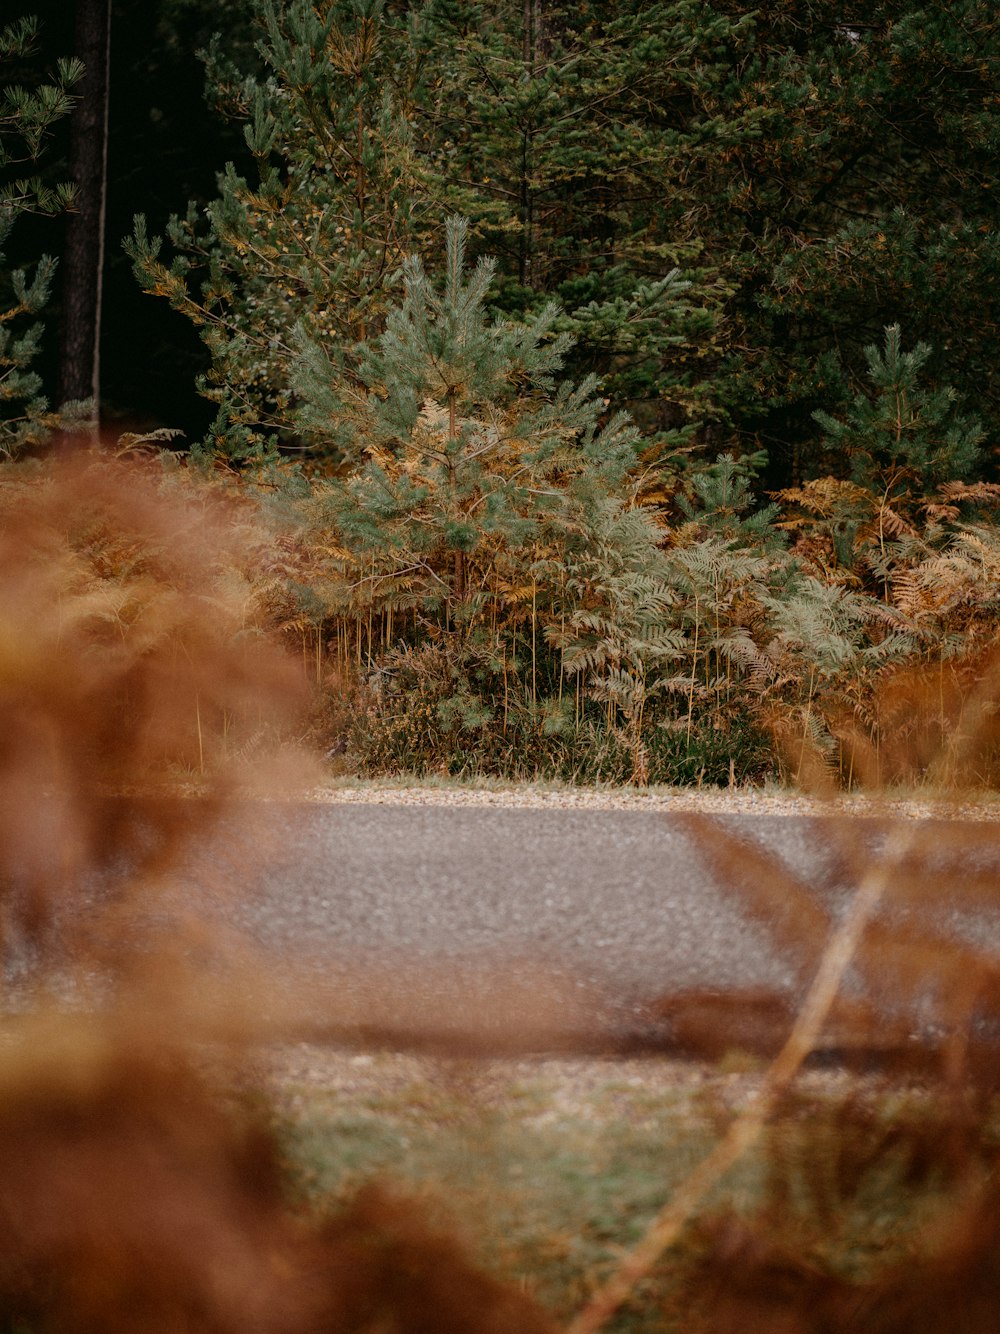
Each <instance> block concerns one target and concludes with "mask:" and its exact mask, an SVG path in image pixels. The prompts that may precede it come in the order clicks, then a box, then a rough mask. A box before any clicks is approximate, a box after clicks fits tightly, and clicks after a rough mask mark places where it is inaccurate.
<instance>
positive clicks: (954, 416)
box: [813, 324, 984, 496]
mask: <svg viewBox="0 0 1000 1334" xmlns="http://www.w3.org/2000/svg"><path fill="white" fill-rule="evenodd" d="M930 356H931V349H930V347H929V346H928V345H927V344H926V343H918V344H917V346H916V347H915V348H914V349H913V350H912V351H911V352H904V351H903V348H902V334H901V331H900V327H899V325H898V324H892V325H890V326H889V327H888V328H887V329H886V331H885V343H884V348H883V351H881V352H880V351H879V349H878V348H877V347H876V346H875V344H874V343H873V344H871V345H870V346H869V347H866V348H865V357H866V360H867V362H868V375H869V379H870V380H871V386H872V389H871V392H870V393H869V394H865V393H858V394H856V395H855V396H854V398H853V400H852V401H851V402H850V404H849V405H848V407H847V411H846V414H845V417H846V420H843V421H842V420H839V419H838V418H836V417H833V416H831V415H830V414H829V413H827V412H822V411H816V412H815V413H814V414H813V416H814V417H815V419H816V421H818V422H819V424H820V426H822V427H823V430H824V435H825V444H826V446H827V448H828V450H830V451H831V452H832V453H833V454H834V456H836V455H837V454H840V455H842V456H846V457H847V458H848V459H849V460H850V463H851V474H852V477H853V479H854V481H856V482H858V483H860V484H861V485H862V486H865V487H868V488H882V489H883V490H884V491H885V493H886V494H887V495H894V496H895V495H906V494H908V493H909V492H912V491H913V490H917V491H929V490H932V489H933V488H934V486H935V485H937V483H939V482H947V481H952V480H958V481H962V480H966V479H967V477H968V475H969V473H970V472H971V471H972V470H973V469H974V468H975V466H976V464H977V463H978V461H979V445H980V443H981V442H982V440H983V435H984V432H983V430H982V428H981V427H980V425H979V423H978V422H977V421H973V420H970V419H969V418H966V417H963V416H962V415H961V414H960V412H959V411H958V409H957V407H956V399H957V394H956V393H955V390H954V389H951V388H950V387H946V388H942V389H936V390H935V389H928V388H925V387H924V386H923V385H922V384H921V383H920V372H921V371H922V370H923V368H924V367H925V365H926V363H927V361H928V359H929V358H930Z"/></svg>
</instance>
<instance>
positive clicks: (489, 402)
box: [295, 218, 638, 619]
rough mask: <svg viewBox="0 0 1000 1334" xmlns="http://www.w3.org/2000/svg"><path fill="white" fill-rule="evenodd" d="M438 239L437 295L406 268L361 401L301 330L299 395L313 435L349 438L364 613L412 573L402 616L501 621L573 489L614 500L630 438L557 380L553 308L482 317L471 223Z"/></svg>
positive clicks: (337, 499) (579, 391)
mask: <svg viewBox="0 0 1000 1334" xmlns="http://www.w3.org/2000/svg"><path fill="white" fill-rule="evenodd" d="M446 230H447V244H446V250H447V256H446V263H445V273H444V280H443V283H442V285H441V287H440V288H438V287H437V286H436V285H435V283H434V282H433V281H432V280H431V278H430V277H429V276H428V275H427V273H426V271H425V269H424V267H423V264H422V262H421V261H420V259H419V258H418V257H416V256H413V257H410V258H408V259H407V261H406V262H405V263H404V265H403V269H402V281H403V287H404V293H403V299H402V302H401V303H400V304H399V305H398V306H397V307H395V308H394V309H393V310H392V311H390V312H389V314H388V316H387V319H386V327H385V331H384V332H383V333H382V334H381V336H380V337H379V338H378V339H376V340H375V341H374V342H373V343H370V344H369V345H368V346H367V347H366V348H365V349H364V350H363V351H362V353H361V354H360V358H359V370H358V375H359V379H360V380H361V382H362V384H363V386H364V389H363V392H361V394H360V395H359V397H358V398H357V399H356V400H355V401H353V402H352V401H350V400H347V401H345V400H344V399H343V398H342V397H340V396H339V395H338V393H337V388H338V382H337V376H336V367H334V368H332V369H331V367H330V365H329V363H328V362H327V360H326V357H325V354H324V352H323V350H322V348H321V347H320V346H319V345H318V344H317V343H315V342H311V341H310V340H309V339H308V337H307V335H306V334H305V332H304V331H303V332H302V333H301V335H300V337H301V346H302V352H303V357H302V363H301V369H300V371H299V374H298V375H297V377H296V381H295V387H296V391H297V393H298V395H299V397H300V398H301V399H302V401H303V403H304V405H305V406H304V407H303V410H302V412H303V415H304V416H305V417H306V418H307V427H308V430H309V431H310V432H311V433H319V432H320V431H322V429H323V425H324V421H325V422H326V423H327V426H328V429H329V430H330V431H331V432H332V433H334V434H336V435H337V437H338V438H345V437H346V436H348V435H350V436H352V437H353V439H354V442H355V444H354V449H355V455H354V459H353V468H352V471H351V473H350V474H349V475H348V476H347V477H346V479H345V480H343V481H339V480H338V481H335V482H331V483H329V484H328V486H327V494H328V498H329V503H330V505H331V507H332V510H333V512H334V514H335V516H336V523H337V527H338V529H339V531H340V532H341V534H342V540H343V541H344V542H345V543H346V544H347V545H348V546H350V547H351V548H352V549H353V550H354V551H355V553H356V558H357V559H358V560H360V561H361V562H362V563H363V562H364V560H366V559H367V560H370V561H371V562H372V571H373V573H372V578H371V581H370V592H371V596H372V597H373V599H377V597H378V591H379V589H380V588H384V589H385V590H386V591H387V592H388V590H391V589H393V588H394V587H395V586H396V584H397V581H398V579H399V578H400V577H401V574H402V572H403V571H406V572H407V573H408V576H409V582H408V585H407V587H408V589H409V592H408V593H407V600H408V601H409V602H410V604H411V605H413V604H414V603H416V604H419V605H421V606H424V607H425V608H431V607H444V608H445V609H446V612H447V614H448V615H449V616H450V617H452V618H456V617H457V618H459V619H462V618H465V619H468V618H469V617H470V616H473V615H479V616H483V615H485V614H486V613H487V610H489V612H490V614H493V615H496V614H497V613H498V612H499V614H500V615H501V616H503V615H507V614H509V613H510V611H511V604H512V603H514V604H517V603H519V602H520V601H521V599H523V597H524V585H525V582H526V581H529V582H530V578H531V576H530V574H529V569H530V566H531V564H532V560H533V559H534V555H535V553H537V552H538V551H540V549H541V548H542V547H544V546H545V545H546V544H547V543H551V542H554V541H558V534H559V530H560V525H562V524H564V523H565V522H566V516H567V504H568V497H570V496H571V495H572V493H573V488H574V486H575V485H576V484H577V483H583V482H585V483H586V485H588V486H594V485H597V486H601V487H604V488H605V489H607V490H613V489H615V488H616V487H619V488H620V487H621V484H622V481H623V478H624V476H625V473H626V471H627V469H628V468H629V466H630V465H631V464H632V463H633V462H634V460H635V457H636V449H637V445H638V435H637V432H636V431H635V428H634V427H633V426H632V425H631V423H629V422H628V420H627V419H626V418H625V417H624V416H623V415H622V414H614V415H612V416H611V417H610V418H609V419H608V420H606V421H605V420H602V418H603V415H604V410H605V405H604V402H603V401H602V399H600V398H599V397H598V396H597V393H596V390H597V381H596V379H595V378H594V377H591V378H589V379H587V380H585V381H584V382H583V383H582V384H580V385H578V386H572V385H570V384H567V383H565V382H560V381H558V380H557V375H558V372H559V370H560V368H561V365H562V360H563V357H564V355H565V353H566V350H567V347H568V345H569V338H568V336H567V335H566V334H554V333H553V326H554V324H555V322H556V317H557V309H556V307H555V306H554V305H550V306H548V307H546V308H545V309H544V310H543V311H542V312H541V313H540V314H539V315H538V316H536V317H535V318H534V319H532V320H531V321H529V322H527V323H516V322H512V321H506V320H501V319H496V320H491V319H490V318H489V315H488V313H487V297H488V293H489V287H490V283H491V281H492V278H493V273H494V266H493V264H492V262H491V261H489V260H485V259H481V260H480V261H479V263H478V265H477V266H476V268H475V269H474V270H473V272H472V273H471V274H468V273H467V272H466V269H465V245H466V236H467V225H466V223H465V222H464V221H463V220H460V219H457V218H453V219H451V220H450V221H449V223H448V224H447V229H446ZM541 597H542V600H545V599H546V598H547V595H546V594H544V593H543V594H541ZM539 598H540V594H539V591H538V590H536V591H535V594H534V601H535V606H536V609H537V606H538V602H539ZM491 604H492V605H491Z"/></svg>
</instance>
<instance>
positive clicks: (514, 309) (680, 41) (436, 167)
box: [417, 0, 744, 435]
mask: <svg viewBox="0 0 1000 1334" xmlns="http://www.w3.org/2000/svg"><path fill="white" fill-rule="evenodd" d="M743 26H744V21H743V20H731V19H728V18H725V17H723V16H722V15H719V14H717V13H714V12H713V11H712V9H711V7H709V6H707V5H705V4H703V3H700V0H671V2H670V3H656V4H649V3H642V4H639V3H636V0H612V2H610V3H602V4H600V5H596V4H590V3H584V4H574V5H567V4H562V3H558V0H530V3H523V0H501V2H500V3H489V4H487V3H475V4H455V3H453V0H431V3H429V4H427V5H425V6H423V7H422V9H421V11H420V19H419V25H418V28H417V33H418V40H419V41H420V42H421V43H422V45H421V56H422V60H423V61H424V62H425V63H426V64H427V65H428V66H429V67H431V68H438V69H440V67H441V64H442V63H445V64H446V69H445V71H443V75H444V76H443V77H440V76H439V77H438V78H437V79H435V80H431V79H429V78H428V79H426V80H425V81H424V86H423V93H422V98H421V102H420V112H421V121H420V123H421V125H422V126H425V127H427V128H426V129H425V131H424V133H425V139H426V145H425V147H423V149H422V151H423V152H424V153H425V154H426V157H427V161H428V165H429V168H430V169H431V170H432V171H433V172H434V173H435V175H436V183H435V188H436V191H437V193H438V195H439V197H440V198H442V199H443V200H445V201H447V203H448V205H449V206H451V207H453V208H455V209H457V210H459V211H461V212H462V213H463V214H465V215H466V216H468V217H469V218H470V222H471V225H472V228H473V232H474V234H476V235H478V236H480V237H482V245H483V246H484V247H488V248H489V250H490V251H491V252H493V253H495V254H496V255H497V256H498V269H497V286H496V292H495V296H494V298H493V299H494V302H495V304H496V305H497V307H498V309H500V310H502V311H504V312H505V313H508V314H514V315H518V316H520V315H523V314H524V313H525V312H527V311H529V310H535V309H538V308H539V307H540V305H541V304H543V303H544V301H545V300H547V299H549V298H551V297H555V298H556V299H557V300H558V301H559V302H560V304H561V305H562V307H563V314H562V316H561V323H560V327H561V328H564V329H566V330H567V331H568V332H570V333H571V334H572V335H573V338H574V340H575V341H574V348H573V350H572V352H571V353H570V354H569V359H568V362H567V368H568V370H569V373H570V374H571V375H574V376H582V375H584V374H587V373H591V372H593V373H596V374H598V375H599V376H600V377H601V380H602V382H603V383H604V384H605V387H606V390H607V392H608V393H609V394H610V395H611V397H612V398H613V399H614V400H615V401H616V402H618V403H620V404H621V405H622V406H623V407H627V408H628V409H629V411H630V412H631V413H632V414H633V416H635V417H636V419H637V420H638V421H639V422H640V423H641V425H642V429H643V430H644V432H645V433H646V434H647V435H652V434H654V433H655V432H657V431H666V430H669V429H670V428H671V427H676V426H678V425H681V424H683V423H685V422H687V421H690V420H692V419H696V418H698V417H701V416H703V415H705V414H706V413H711V412H712V410H713V404H712V394H711V389H710V387H709V386H708V385H707V384H706V383H705V377H704V375H703V374H702V372H703V370H704V367H705V365H706V362H707V361H709V360H710V358H711V356H712V355H713V353H712V349H713V344H714V340H715V338H716V336H717V325H718V308H719V305H720V303H721V301H722V300H723V299H724V297H725V289H724V286H723V285H722V284H720V283H719V282H718V280H717V277H716V275H715V274H713V273H712V272H710V271H708V270H707V269H706V268H705V267H704V266H703V265H702V264H701V261H700V255H701V251H702V249H703V246H702V242H701V240H700V237H699V236H698V235H697V234H696V233H692V232H690V230H689V229H686V228H683V227H681V226H678V225H677V224H678V223H679V222H680V215H679V214H674V215H672V216H668V214H667V212H666V211H665V209H664V191H665V190H666V189H673V190H676V189H677V182H678V181H679V180H680V179H681V178H682V177H688V176H689V175H690V174H691V173H693V172H696V171H697V167H696V165H695V164H696V163H697V162H698V160H699V158H700V156H701V154H703V153H704V152H705V151H709V145H711V144H712V143H713V141H714V140H716V139H718V138H719V137H720V136H721V135H722V133H723V128H722V124H721V121H720V120H719V119H718V118H716V117H715V116H714V115H713V114H712V112H711V111H710V110H708V108H707V98H708V96H709V93H710V90H711V89H712V88H713V86H714V83H715V81H716V79H717V78H718V76H719V70H720V66H719V63H718V61H717V60H716V58H715V52H716V51H718V50H725V49H726V48H727V45H728V43H730V42H731V41H732V40H733V38H734V34H735V33H737V32H738V31H739V30H740V28H741V27H743ZM731 130H732V127H731V126H730V127H728V130H727V133H729V132H731ZM667 182H670V185H669V186H668V185H667ZM679 193H683V196H684V198H685V199H689V198H690V193H689V191H688V189H687V187H686V186H685V188H684V190H683V191H679Z"/></svg>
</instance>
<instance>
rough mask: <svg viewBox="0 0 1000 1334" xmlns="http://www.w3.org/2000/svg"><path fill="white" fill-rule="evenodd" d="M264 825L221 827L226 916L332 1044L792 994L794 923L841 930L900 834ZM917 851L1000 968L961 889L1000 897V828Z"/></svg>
mask: <svg viewBox="0 0 1000 1334" xmlns="http://www.w3.org/2000/svg"><path fill="white" fill-rule="evenodd" d="M264 809H266V808H264ZM261 811H262V808H259V807H258V808H256V810H255V812H254V814H253V817H252V824H253V832H254V835H255V837H254V839H252V840H251V839H248V838H247V837H246V832H245V829H246V827H245V826H244V825H243V817H242V816H237V817H236V819H235V821H234V823H233V825H232V826H231V828H230V831H229V832H230V834H231V835H234V836H235V842H236V843H237V844H238V845H239V846H238V848H237V850H236V851H234V850H233V848H232V846H231V847H230V850H229V852H228V853H227V854H226V856H227V857H228V858H229V859H230V860H231V861H233V863H234V864H235V865H236V868H237V869H236V870H235V871H234V872H233V874H234V875H235V876H236V878H238V879H239V880H240V881H241V882H242V888H241V891H240V894H239V896H238V899H237V900H236V906H235V909H234V908H232V906H231V905H230V906H227V907H226V909H225V911H226V913H227V915H229V916H232V915H233V914H235V919H236V921H237V922H238V924H239V926H240V929H241V930H243V931H246V932H247V933H249V935H250V936H251V937H252V938H253V939H254V940H255V941H256V942H257V943H258V944H259V945H260V946H262V947H263V948H264V949H266V950H268V951H270V952H272V954H273V957H274V959H275V963H274V965H273V979H274V989H273V993H272V994H271V995H270V996H268V997H261V998H260V1001H259V1003H260V1004H261V1005H262V1006H263V1007H266V1006H267V1005H268V1004H277V1003H278V1000H277V999H276V998H279V997H280V996H282V995H284V994H285V992H286V990H287V989H288V988H292V989H294V985H300V984H304V987H302V990H301V994H308V996H309V998H310V1000H309V1005H310V1006H311V1007H312V1009H313V1011H314V1014H315V1019H316V1023H317V1024H318V1025H319V1026H320V1027H323V1026H324V1024H325V1025H326V1026H327V1027H328V1028H329V1029H330V1030H331V1031H336V1032H341V1033H345V1034H350V1033H351V1032H356V1033H359V1034H366V1033H367V1034H369V1035H371V1034H379V1033H383V1034H388V1035H390V1036H392V1035H403V1036H405V1035H407V1034H412V1035H419V1034H420V1033H423V1032H428V1031H429V1032H432V1033H442V1034H445V1035H461V1034H464V1033H466V1032H468V1033H479V1034H480V1035H481V1036H484V1040H485V1041H486V1042H487V1043H495V1044H499V1045H503V1044H504V1043H506V1042H510V1043H511V1044H512V1045H515V1046H516V1045H527V1046H532V1045H541V1046H545V1045H558V1044H560V1043H562V1042H568V1043H570V1044H572V1043H573V1042H574V1041H583V1042H585V1043H586V1044H587V1045H590V1046H593V1045H594V1044H595V1043H596V1044H597V1045H600V1044H601V1042H602V1041H604V1040H607V1041H608V1042H609V1043H610V1042H615V1041H620V1040H621V1039H622V1038H623V1036H625V1035H629V1034H631V1035H633V1036H635V1035H636V1034H641V1033H643V1032H647V1033H648V1032H649V1031H650V1024H651V1022H652V1021H651V1019H650V1014H649V1011H648V1002H649V1001H650V1000H651V999H652V998H654V997H656V996H659V995H661V994H663V993H665V992H674V991H686V990H690V989H708V990H711V991H720V992H730V993H731V992H733V991H738V992H741V993H742V992H747V991H753V990H755V989H768V990H775V991H778V992H779V993H784V994H786V995H789V996H791V997H794V996H795V995H797V994H799V993H800V992H801V988H802V986H803V985H804V982H805V981H806V980H807V977H808V975H809V972H810V969H811V966H812V963H813V962H814V958H815V954H814V952H811V950H810V947H809V946H808V944H804V943H803V940H802V932H803V923H805V924H806V925H809V921H810V912H812V914H813V921H812V926H813V927H816V926H817V924H818V927H819V928H820V929H821V930H822V931H824V932H825V931H826V930H828V927H829V922H830V921H834V920H836V917H837V915H838V914H839V913H840V912H841V911H842V910H843V907H844V905H845V904H846V902H847V901H848V899H849V897H850V894H851V892H852V888H853V886H854V885H855V884H856V883H857V877H858V874H859V870H860V868H861V867H862V866H863V865H864V864H866V862H868V861H870V858H871V857H872V856H873V855H877V854H878V850H879V848H880V847H881V846H882V845H883V844H884V842H885V839H886V837H887V834H888V831H889V828H890V826H888V825H885V824H879V823H877V822H875V821H870V820H855V821H852V822H851V824H850V832H849V833H846V832H845V829H844V827H843V826H841V825H838V824H836V823H835V822H832V821H826V820H820V819H815V818H806V817H781V818H776V817H766V816H765V817H761V816H753V815H732V816H711V817H702V818H701V819H699V820H692V819H691V817H685V816H678V815H671V814H659V813H647V812H631V811H618V810H589V811H579V810H564V809H537V810H535V809H527V810H526V809H505V808H494V807H485V808H483V807H475V808H470V807H457V808H456V807H440V806H390V805H374V804H373V805H362V804H351V805H316V806H297V807H287V808H273V807H272V808H270V813H269V815H268V816H267V818H264V817H263V816H262V814H261ZM246 820H247V823H250V822H251V821H250V817H249V815H248V816H247V817H246ZM241 826H242V828H241ZM984 830H985V831H986V833H985V834H984ZM919 837H920V839H921V840H922V847H923V851H922V852H921V854H920V857H919V858H918V859H916V860H915V861H914V862H913V864H912V865H911V866H910V867H909V868H908V870H907V871H906V872H905V878H908V879H909V880H911V881H912V882H913V883H916V879H917V878H918V876H919V874H922V873H923V871H925V870H928V869H929V871H930V872H931V873H932V877H933V884H932V885H931V886H930V891H929V892H930V894H931V896H932V898H933V911H932V912H931V910H930V909H922V910H921V911H923V912H925V914H926V915H927V916H928V917H930V916H931V915H933V917H934V919H935V921H936V923H937V925H938V926H939V927H943V928H944V929H945V930H947V931H948V932H950V933H952V935H953V937H954V939H955V940H956V941H957V940H960V939H962V938H965V939H966V940H972V941H976V942H978V943H979V944H980V945H981V946H986V947H988V948H989V949H990V950H993V951H996V952H997V953H998V955H1000V926H998V921H1000V918H996V917H993V916H991V915H990V914H989V913H983V912H980V913H978V914H977V913H974V912H969V911H965V910H964V909H963V908H961V906H960V902H959V900H960V897H961V896H960V895H959V894H958V892H957V891H958V888H959V887H960V886H962V885H965V884H968V883H970V882H971V881H972V880H976V881H977V882H979V881H981V882H982V883H984V884H985V885H987V886H989V885H990V884H991V882H992V881H993V880H994V879H995V881H996V883H997V884H998V885H1000V828H998V829H997V835H996V837H993V836H992V833H991V830H990V827H989V826H983V825H978V826H974V825H969V826H956V825H954V824H952V825H945V824H940V825H935V824H930V823H928V824H925V825H924V826H922V827H921V828H920V830H919ZM248 849H252V852H248V851H247V850H248ZM213 858H214V860H215V861H216V862H217V861H218V860H219V859H220V857H219V854H218V853H217V852H216V853H215V854H213ZM918 862H919V865H918ZM994 901H995V902H997V901H1000V895H998V896H996V898H995V900H994ZM793 909H794V910H795V911H794V912H793V911H792V910H793ZM890 920H894V919H890ZM278 959H281V960H283V961H286V962H283V963H282V964H281V965H280V966H279V964H278V962H277V960H278ZM288 960H294V961H295V962H294V965H290V964H288V963H287V961H288ZM293 983H294V985H293Z"/></svg>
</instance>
